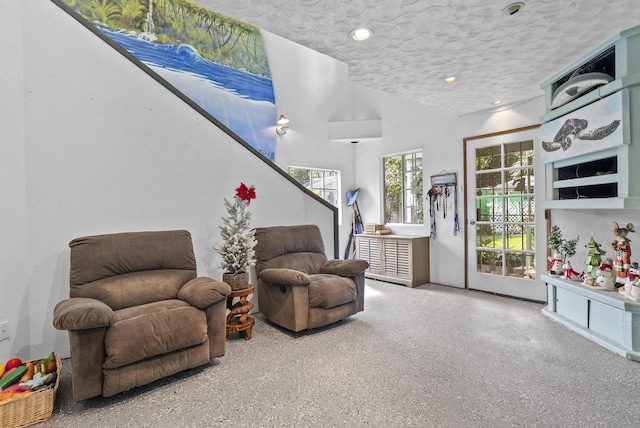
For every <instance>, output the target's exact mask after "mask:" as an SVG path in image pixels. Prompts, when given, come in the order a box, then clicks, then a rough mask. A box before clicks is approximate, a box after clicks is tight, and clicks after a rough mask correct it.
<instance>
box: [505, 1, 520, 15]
mask: <svg viewBox="0 0 640 428" xmlns="http://www.w3.org/2000/svg"><path fill="white" fill-rule="evenodd" d="M523 7H524V3H522V2H516V3H511V4H510V5H509V6H507V7H505V8H504V9H502V12H504V14H505V15H509V16H510V15H515V14H516V13H518V12H519V11H520V9H522V8H523Z"/></svg>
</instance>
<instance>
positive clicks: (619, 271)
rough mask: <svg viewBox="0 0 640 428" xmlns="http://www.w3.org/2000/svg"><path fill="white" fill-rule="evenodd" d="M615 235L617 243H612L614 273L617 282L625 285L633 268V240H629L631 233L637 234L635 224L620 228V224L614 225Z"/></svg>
mask: <svg viewBox="0 0 640 428" xmlns="http://www.w3.org/2000/svg"><path fill="white" fill-rule="evenodd" d="M612 230H613V235H614V236H615V237H616V239H615V241H613V242H612V243H611V248H612V250H613V271H614V272H615V274H616V281H617V282H621V283H624V281H625V278H626V277H627V272H628V271H629V268H630V267H631V240H630V239H629V238H627V235H628V234H629V232H635V231H636V229H635V228H634V227H633V224H631V223H629V224H627V227H620V226H618V223H613V227H612Z"/></svg>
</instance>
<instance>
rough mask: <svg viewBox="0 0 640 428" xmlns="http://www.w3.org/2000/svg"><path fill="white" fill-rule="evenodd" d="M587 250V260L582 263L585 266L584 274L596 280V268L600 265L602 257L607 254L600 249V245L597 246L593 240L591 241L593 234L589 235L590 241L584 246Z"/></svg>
mask: <svg viewBox="0 0 640 428" xmlns="http://www.w3.org/2000/svg"><path fill="white" fill-rule="evenodd" d="M585 247H587V248H588V250H587V260H586V261H585V262H584V264H585V265H587V268H586V270H585V271H586V272H587V273H588V274H589V275H590V276H591V277H592V278H596V276H597V275H596V271H597V270H598V266H600V264H601V263H602V256H604V255H605V254H606V253H607V252H606V251H604V250H603V249H602V248H600V244H598V243H597V242H596V241H595V239H593V233H592V234H591V239H590V240H589V243H588V244H587V245H585Z"/></svg>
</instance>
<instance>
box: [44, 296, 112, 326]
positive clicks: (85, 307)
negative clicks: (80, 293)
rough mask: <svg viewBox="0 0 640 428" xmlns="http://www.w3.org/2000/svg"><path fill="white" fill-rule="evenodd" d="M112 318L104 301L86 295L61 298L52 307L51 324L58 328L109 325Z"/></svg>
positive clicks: (110, 311) (109, 309)
mask: <svg viewBox="0 0 640 428" xmlns="http://www.w3.org/2000/svg"><path fill="white" fill-rule="evenodd" d="M114 320H115V314H114V312H113V310H112V309H111V308H110V307H109V306H108V305H107V304H106V303H104V302H101V301H100V300H97V299H90V298H87V297H72V298H70V299H66V300H63V301H61V302H59V303H58V304H57V305H56V307H55V308H54V309H53V326H54V327H55V328H57V329H58V330H86V329H90V328H99V327H109V326H110V325H111V323H112V322H113V321H114Z"/></svg>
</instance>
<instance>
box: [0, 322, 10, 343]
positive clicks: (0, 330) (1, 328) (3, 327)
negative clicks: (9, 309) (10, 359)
mask: <svg viewBox="0 0 640 428" xmlns="http://www.w3.org/2000/svg"><path fill="white" fill-rule="evenodd" d="M8 338H9V321H5V322H3V323H0V340H5V339H8Z"/></svg>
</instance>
